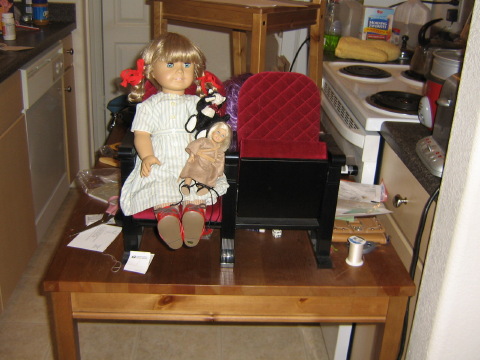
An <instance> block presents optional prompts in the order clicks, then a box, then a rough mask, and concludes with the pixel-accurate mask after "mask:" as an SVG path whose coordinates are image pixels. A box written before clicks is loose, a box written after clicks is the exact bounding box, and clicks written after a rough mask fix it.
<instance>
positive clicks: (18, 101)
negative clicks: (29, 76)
mask: <svg viewBox="0 0 480 360" xmlns="http://www.w3.org/2000/svg"><path fill="white" fill-rule="evenodd" d="M21 86H22V81H21V79H20V73H19V72H18V71H17V72H16V73H15V74H13V75H12V76H10V77H9V78H7V79H6V80H4V81H2V83H1V84H0V94H2V96H0V109H2V110H1V115H0V136H1V135H2V134H3V133H4V132H5V131H6V130H7V129H8V128H9V127H10V126H12V124H13V123H14V122H15V120H17V119H18V117H19V116H20V114H21V112H22V109H23V100H22V87H21Z"/></svg>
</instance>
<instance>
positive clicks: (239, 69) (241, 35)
mask: <svg viewBox="0 0 480 360" xmlns="http://www.w3.org/2000/svg"><path fill="white" fill-rule="evenodd" d="M232 50H233V59H232V61H233V75H235V76H237V75H241V74H245V73H246V72H247V53H246V50H247V34H246V33H245V31H238V30H233V31H232Z"/></svg>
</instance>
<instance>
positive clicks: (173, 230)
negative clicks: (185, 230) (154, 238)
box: [155, 206, 183, 250]
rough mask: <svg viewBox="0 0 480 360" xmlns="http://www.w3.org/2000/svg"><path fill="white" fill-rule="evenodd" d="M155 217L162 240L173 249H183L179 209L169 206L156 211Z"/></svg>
mask: <svg viewBox="0 0 480 360" xmlns="http://www.w3.org/2000/svg"><path fill="white" fill-rule="evenodd" d="M155 217H156V218H157V220H158V224H157V229H158V233H159V234H160V237H161V238H162V240H163V241H165V243H166V244H167V245H168V247H170V248H171V249H174V250H176V249H179V248H181V247H182V245H183V240H182V223H181V222H180V211H179V210H178V208H176V207H174V206H169V207H165V208H161V209H158V210H155Z"/></svg>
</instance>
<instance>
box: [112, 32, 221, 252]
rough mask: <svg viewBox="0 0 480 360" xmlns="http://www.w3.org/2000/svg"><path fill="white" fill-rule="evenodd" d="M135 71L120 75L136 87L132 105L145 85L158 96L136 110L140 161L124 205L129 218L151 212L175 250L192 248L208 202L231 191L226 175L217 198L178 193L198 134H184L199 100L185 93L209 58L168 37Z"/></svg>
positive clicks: (154, 46) (163, 37) (157, 43)
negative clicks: (189, 150) (151, 209)
mask: <svg viewBox="0 0 480 360" xmlns="http://www.w3.org/2000/svg"><path fill="white" fill-rule="evenodd" d="M137 67H138V69H137V70H128V71H127V72H126V73H122V77H123V78H124V83H125V82H128V83H130V84H132V85H134V88H133V90H132V92H131V93H130V95H129V100H130V101H132V102H139V101H142V99H143V95H144V93H145V81H146V80H149V81H150V82H151V83H152V84H153V85H154V86H155V87H156V88H157V89H158V90H159V91H158V93H156V94H155V95H153V96H151V97H149V98H148V99H147V100H145V101H143V102H142V103H140V104H138V105H137V109H136V114H135V118H134V120H133V124H132V131H133V132H134V139H135V140H134V144H135V148H136V150H137V153H138V158H137V161H136V164H135V168H134V170H133V171H132V172H131V174H130V175H129V177H128V178H127V180H126V181H125V184H124V186H123V188H122V193H121V197H120V205H121V208H122V210H123V212H124V214H125V215H132V214H135V213H138V212H140V211H143V210H145V209H148V208H151V207H153V208H154V211H155V216H156V218H157V220H158V225H157V228H158V232H159V234H160V236H161V238H162V239H163V240H164V241H165V243H166V244H167V245H168V246H169V247H170V248H171V249H178V248H180V247H181V246H182V245H183V243H185V245H187V246H194V245H196V244H197V243H198V241H199V239H200V237H201V235H202V232H203V229H204V223H205V207H206V203H207V202H208V203H209V204H210V203H215V202H216V196H217V194H218V195H223V194H224V193H225V192H226V190H227V188H228V184H227V182H226V179H225V176H224V175H223V176H221V177H220V178H219V180H218V181H217V185H216V187H215V192H213V194H205V195H203V196H201V195H199V194H197V193H195V192H192V193H191V194H188V195H187V196H183V200H182V194H181V193H180V192H179V191H178V178H179V175H180V173H181V171H182V168H183V166H184V164H185V162H186V161H187V159H188V154H187V153H186V152H185V148H186V147H187V145H188V144H189V143H190V142H191V141H192V140H193V135H194V134H190V133H188V132H187V131H186V130H185V123H186V121H187V119H188V118H189V117H190V116H192V115H193V114H195V113H196V104H197V102H198V100H199V99H200V98H199V97H198V96H195V95H186V94H185V89H187V88H188V87H189V86H190V85H191V84H192V83H193V82H194V80H195V79H197V78H198V77H200V76H202V75H203V72H204V70H205V56H204V55H203V53H202V52H201V50H200V49H199V48H198V47H197V46H195V45H194V44H192V43H191V42H190V40H188V39H187V38H185V37H184V36H182V35H179V34H175V33H165V34H162V35H161V36H160V37H159V38H158V39H155V40H153V41H152V42H151V43H150V44H149V45H148V46H147V47H146V48H145V50H144V51H143V53H142V58H141V59H140V60H139V61H138V62H137ZM182 235H183V236H182Z"/></svg>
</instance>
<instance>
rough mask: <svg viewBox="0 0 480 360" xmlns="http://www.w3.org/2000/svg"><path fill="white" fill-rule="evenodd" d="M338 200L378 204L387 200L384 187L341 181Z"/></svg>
mask: <svg viewBox="0 0 480 360" xmlns="http://www.w3.org/2000/svg"><path fill="white" fill-rule="evenodd" d="M338 198H339V199H341V200H351V201H361V202H376V203H378V202H381V201H385V200H386V199H385V189H384V187H383V185H370V184H361V183H356V182H351V181H340V187H339V188H338Z"/></svg>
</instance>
